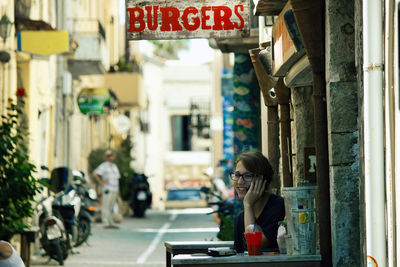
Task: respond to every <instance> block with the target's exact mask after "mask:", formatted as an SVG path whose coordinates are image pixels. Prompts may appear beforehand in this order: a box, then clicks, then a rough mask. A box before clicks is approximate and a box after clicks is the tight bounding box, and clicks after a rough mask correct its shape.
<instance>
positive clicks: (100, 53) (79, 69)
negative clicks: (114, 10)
mask: <svg viewBox="0 0 400 267" xmlns="http://www.w3.org/2000/svg"><path fill="white" fill-rule="evenodd" d="M71 28H72V32H71V39H72V40H74V41H75V42H77V43H78V47H77V48H76V50H75V53H74V54H73V55H71V56H70V57H69V59H68V67H69V69H70V71H71V73H72V76H73V77H74V78H77V77H78V76H80V75H92V74H102V73H104V72H105V70H106V69H108V67H109V56H108V50H107V47H106V42H105V31H104V28H103V26H102V25H101V23H100V22H99V21H98V20H97V19H82V18H79V19H77V18H75V19H72V21H71Z"/></svg>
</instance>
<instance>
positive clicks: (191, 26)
mask: <svg viewBox="0 0 400 267" xmlns="http://www.w3.org/2000/svg"><path fill="white" fill-rule="evenodd" d="M197 13H199V11H198V10H197V8H195V7H188V8H186V9H185V10H184V11H183V14H182V24H183V27H185V28H186V29H187V30H188V31H195V30H197V29H198V28H199V27H200V19H199V18H198V17H195V16H193V17H192V22H193V24H189V14H193V15H196V14H197Z"/></svg>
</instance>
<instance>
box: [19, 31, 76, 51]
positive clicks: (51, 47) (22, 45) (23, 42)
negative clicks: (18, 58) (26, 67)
mask: <svg viewBox="0 0 400 267" xmlns="http://www.w3.org/2000/svg"><path fill="white" fill-rule="evenodd" d="M17 41H18V51H21V52H27V53H32V54H38V55H44V56H47V55H51V54H58V53H62V52H68V51H69V37H68V32H67V31H21V32H19V33H17Z"/></svg>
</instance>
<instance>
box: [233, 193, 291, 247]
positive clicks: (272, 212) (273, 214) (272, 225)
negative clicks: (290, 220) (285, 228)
mask: <svg viewBox="0 0 400 267" xmlns="http://www.w3.org/2000/svg"><path fill="white" fill-rule="evenodd" d="M284 218H285V205H284V200H283V198H282V197H280V196H277V195H270V197H269V199H268V202H267V204H265V206H264V209H263V211H262V212H261V214H260V216H259V217H258V218H257V219H256V224H257V225H259V226H260V227H261V228H262V231H263V233H264V235H265V237H266V238H268V240H269V241H270V242H271V243H272V245H271V246H270V247H269V248H278V244H277V242H276V236H277V234H278V227H279V226H278V222H280V221H283V219H284ZM234 248H235V250H236V251H237V252H238V253H243V252H244V251H245V250H247V244H246V238H245V236H244V212H243V211H242V212H241V213H240V214H239V215H238V216H237V217H236V218H235V243H234Z"/></svg>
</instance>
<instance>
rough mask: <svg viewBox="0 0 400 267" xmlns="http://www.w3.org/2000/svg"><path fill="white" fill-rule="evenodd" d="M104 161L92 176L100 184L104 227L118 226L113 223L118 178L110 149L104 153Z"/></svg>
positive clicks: (113, 156)
mask: <svg viewBox="0 0 400 267" xmlns="http://www.w3.org/2000/svg"><path fill="white" fill-rule="evenodd" d="M104 158H105V161H104V162H103V163H101V164H100V165H99V166H98V167H97V168H96V169H95V170H94V171H93V177H94V178H95V179H96V180H97V182H98V183H99V184H101V185H102V207H101V217H102V221H103V223H105V224H106V225H105V226H104V227H105V228H118V226H116V225H114V224H113V208H114V205H115V203H116V201H117V197H118V194H119V181H118V180H119V178H120V177H121V175H120V173H119V170H118V167H117V165H116V164H115V163H114V159H115V154H114V152H113V151H111V150H107V151H106V152H105V153H104Z"/></svg>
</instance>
